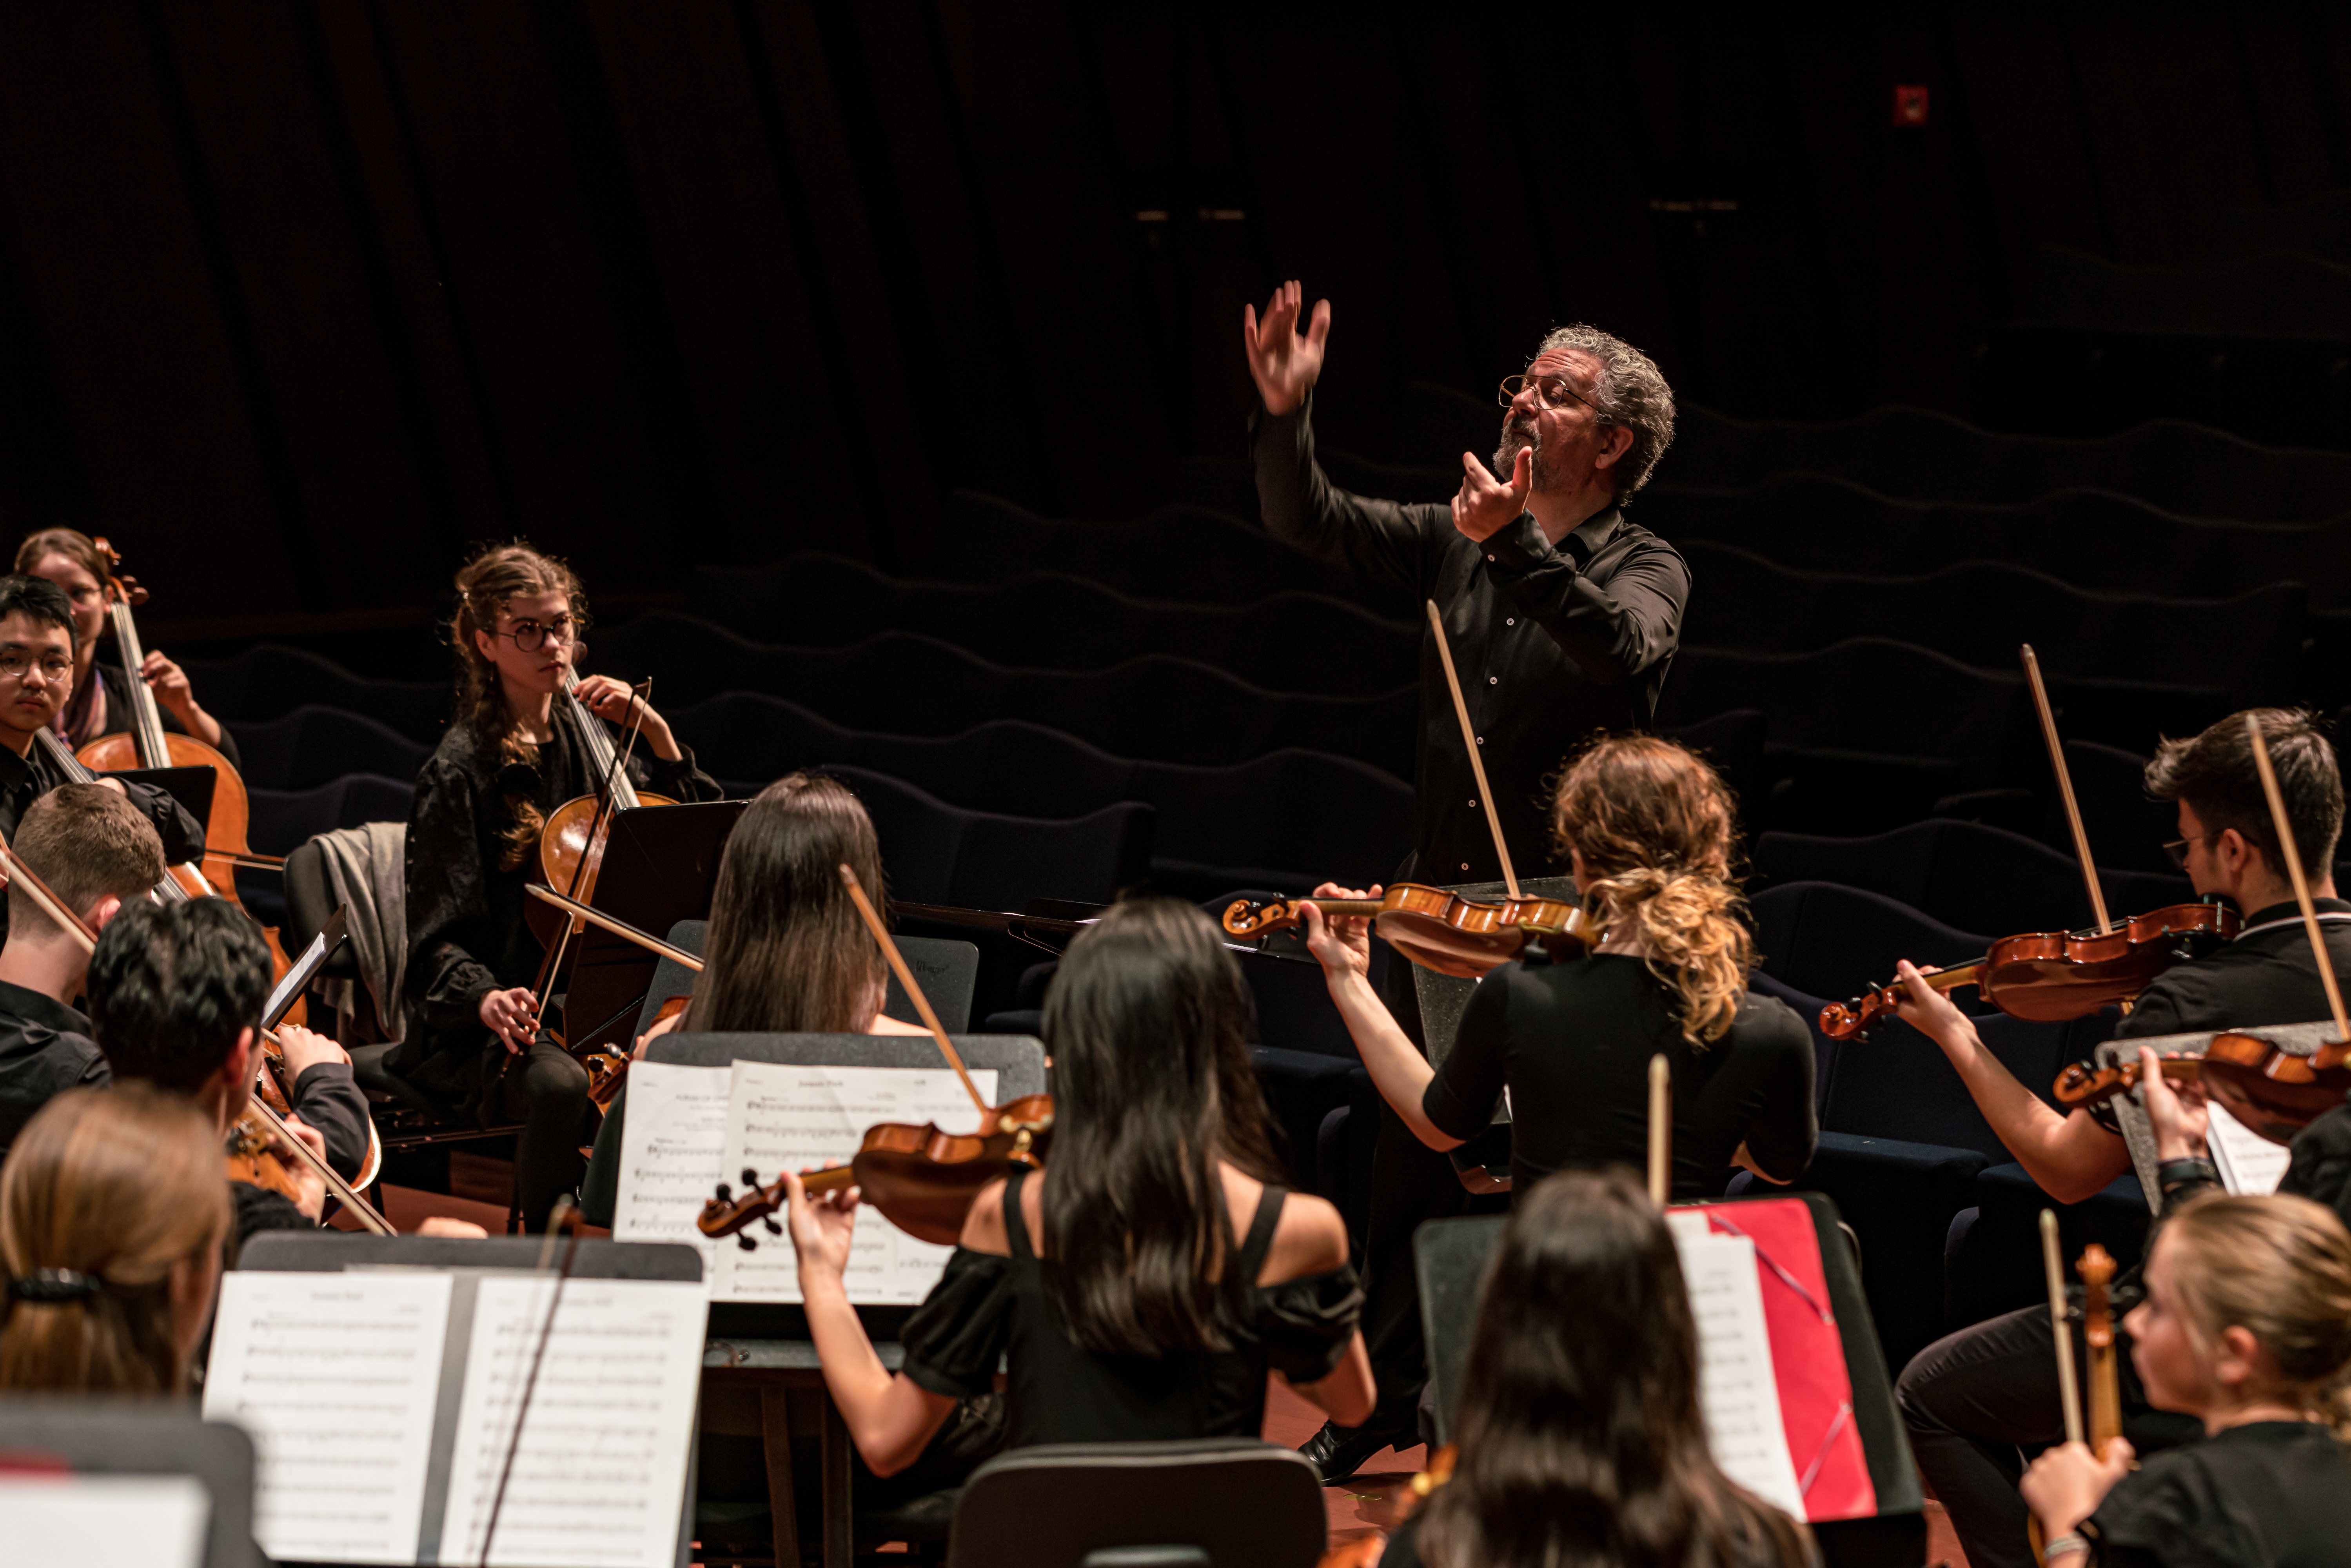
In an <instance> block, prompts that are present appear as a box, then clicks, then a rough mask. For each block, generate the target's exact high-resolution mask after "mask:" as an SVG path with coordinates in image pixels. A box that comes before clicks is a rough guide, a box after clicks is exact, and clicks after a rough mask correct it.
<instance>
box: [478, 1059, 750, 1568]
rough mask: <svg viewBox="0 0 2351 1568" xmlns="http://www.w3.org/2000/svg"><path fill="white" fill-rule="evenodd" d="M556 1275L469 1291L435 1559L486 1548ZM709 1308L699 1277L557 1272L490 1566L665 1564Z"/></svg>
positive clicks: (673, 1538) (505, 1280) (488, 1283)
mask: <svg viewBox="0 0 2351 1568" xmlns="http://www.w3.org/2000/svg"><path fill="white" fill-rule="evenodd" d="M632 1071H634V1070H633V1069H632ZM632 1098H633V1093H632ZM632 1114H633V1112H632ZM555 1283H556V1282H555V1281H554V1280H553V1278H551V1277H549V1276H537V1277H524V1278H514V1277H493V1278H487V1279H485V1280H483V1281H481V1284H480V1286H479V1293H478V1294H477V1295H476V1296H475V1302H474V1331H473V1343H472V1347H471V1349H470V1351H469V1352H468V1359H467V1361H466V1364H465V1391H464V1393H463V1395H462V1396H460V1399H459V1404H458V1412H457V1441H456V1448H455V1453H454V1454H453V1456H452V1458H451V1460H450V1468H449V1504H448V1511H447V1513H446V1514H445V1515H444V1520H443V1523H442V1529H441V1560H442V1562H444V1563H451V1564H464V1565H465V1568H472V1565H473V1564H474V1563H477V1562H479V1561H480V1559H481V1552H482V1533H483V1531H484V1529H485V1528H486V1525H487V1523H488V1520H489V1513H490V1508H491V1503H492V1500H493V1499H494V1497H495V1496H496V1491H497V1486H498V1475H499V1472H500V1470H501V1469H503V1468H504V1465H505V1460H506V1455H507V1445H508V1442H509V1440H510V1438H511V1437H512V1435H513V1431H514V1413H515V1410H516V1408H517V1406H518V1405H519V1403H520V1399H521V1395H522V1389H523V1385H524V1382H525V1379H526V1377H527V1376H528V1373H529V1370H530V1364H531V1361H532V1358H533V1355H534V1354H535V1353H536V1352H537V1350H538V1339H539V1331H540V1327H541V1325H542V1324H543V1323H544V1322H546V1318H547V1306H548V1301H549V1292H550V1291H553V1290H554V1288H555ZM705 1314H706V1309H705V1303H704V1301H703V1295H702V1288H701V1287H700V1286H699V1285H695V1284H688V1283H685V1282H683V1281H666V1280H580V1279H572V1280H568V1281H564V1282H563V1295H562V1299H561V1301H560V1302H559V1305H558V1306H557V1309H556V1313H555V1325H554V1330H553V1333H551V1334H550V1335H549V1339H548V1342H547V1353H546V1355H545V1357H544V1358H543V1359H542V1360H540V1362H539V1368H538V1384H537V1385H536V1386H535V1388H534V1389H533V1390H532V1393H531V1398H530V1410H529V1414H528V1416H527V1417H526V1418H525V1420H524V1423H523V1435H522V1442H521V1445H520V1446H519V1448H517V1449H516V1452H515V1461H514V1473H513V1476H512V1478H511V1479H509V1480H508V1482H507V1492H506V1500H505V1502H504V1504H503V1506H502V1507H501V1508H500V1509H499V1511H498V1524H497V1534H496V1539H495V1541H494V1542H492V1546H491V1552H490V1561H491V1562H492V1563H511V1564H518V1565H523V1564H543V1563H564V1564H567V1565H569V1564H577V1565H579V1568H670V1564H672V1563H674V1562H675V1561H676V1559H677V1539H678V1510H679V1508H680V1507H681V1506H682V1503H683V1500H684V1495H685V1460H686V1448H687V1445H688V1444H690V1443H691V1442H692V1441H693V1440H694V1411H695V1397H696V1395H697V1392H698V1390H699V1386H700V1383H701V1378H702V1338H703V1324H704V1322H705Z"/></svg>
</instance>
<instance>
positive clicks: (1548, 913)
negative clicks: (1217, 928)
mask: <svg viewBox="0 0 2351 1568" xmlns="http://www.w3.org/2000/svg"><path fill="white" fill-rule="evenodd" d="M1310 903H1311V904H1313V905H1314V907H1315V908H1317V909H1320V910H1321V911H1322V913H1323V914H1324V915H1326V916H1334V917H1341V918H1356V919H1366V920H1369V921H1370V922H1371V923H1372V929H1374V931H1377V932H1378V933H1379V934H1380V936H1381V937H1382V939H1384V941H1385V942H1386V943H1387V944H1388V945H1389V946H1392V947H1394V948H1395V950H1396V951H1397V952H1399V953H1401V954H1403V955H1404V956H1405V957H1407V958H1409V959H1411V960H1412V961H1413V962H1414V963H1416V964H1418V965H1419V966H1420V967H1422V968H1424V969H1433V970H1435V971H1436V972H1437V973H1438V974H1440V975H1451V976H1453V977H1456V978H1458V979H1463V980H1474V979H1477V978H1478V977H1480V976H1482V975H1484V974H1486V973H1487V972H1488V971H1489V970H1491V969H1494V968H1496V967H1499V966H1501V965H1503V964H1507V963H1509V962H1510V960H1511V959H1513V958H1515V957H1517V956H1519V955H1520V952H1522V951H1523V950H1524V949H1525V947H1526V945H1527V943H1528V942H1529V941H1530V940H1531V939H1534V938H1536V937H1553V936H1563V937H1566V938H1568V939H1569V940H1571V941H1574V942H1579V943H1582V944H1583V946H1596V945H1597V944H1598V943H1599V942H1600V940H1601V939H1602V937H1603V936H1604V935H1605V934H1606V933H1605V931H1604V928H1603V927H1602V925H1601V924H1600V923H1599V922H1598V921H1596V920H1594V919H1593V918H1592V916H1590V915H1587V914H1585V913H1584V911H1583V905H1582V904H1575V903H1572V902H1570V901H1569V900H1566V899H1563V898H1537V897H1533V896H1531V895H1528V896H1517V897H1510V898H1503V899H1499V900H1496V901H1493V902H1487V901H1485V900H1481V899H1475V898H1464V897H1463V896H1462V895H1461V894H1458V893H1451V892H1448V891H1447V890H1446V889H1444V888H1441V887H1427V886H1424V885H1423V884H1421V883H1416V882H1399V883H1395V884H1393V885H1392V886H1390V887H1389V888H1387V889H1386V891H1385V892H1384V893H1383V894H1381V895H1380V896H1379V897H1377V898H1311V899H1301V898H1280V899H1275V900H1273V901H1272V902H1270V903H1259V902H1256V901H1254V900H1251V899H1246V898H1237V899H1235V900H1234V901H1233V902H1232V903H1231V904H1228V905H1227V906H1226V908H1225V913H1224V915H1223V917H1222V919H1221V920H1220V921H1219V922H1218V924H1219V925H1222V926H1223V927H1224V929H1225V933H1226V935H1227V936H1239V937H1255V936H1264V935H1265V934H1266V933H1268V932H1270V931H1279V930H1282V929H1284V928H1286V927H1289V926H1294V925H1301V924H1302V923H1303V920H1304V918H1305V917H1304V915H1302V914H1301V912H1300V909H1299V905H1300V904H1310Z"/></svg>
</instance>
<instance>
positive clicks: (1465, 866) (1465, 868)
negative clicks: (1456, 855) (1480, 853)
mask: <svg viewBox="0 0 2351 1568" xmlns="http://www.w3.org/2000/svg"><path fill="white" fill-rule="evenodd" d="M1461 869H1462V870H1463V871H1468V869H1469V862H1468V861H1463V862H1461Z"/></svg>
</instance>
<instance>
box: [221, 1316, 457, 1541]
mask: <svg viewBox="0 0 2351 1568" xmlns="http://www.w3.org/2000/svg"><path fill="white" fill-rule="evenodd" d="M450 1286H451V1280H450V1277H449V1276H448V1275H446V1274H423V1273H419V1274H388V1273H387V1274H369V1275H364V1276H361V1275H350V1274H310V1273H302V1274H273V1273H248V1272H246V1271H243V1270H236V1271H233V1272H231V1273H229V1274H228V1275H227V1276H226V1277H225V1278H224V1279H223V1280H222V1281H221V1296H220V1311H219V1313H218V1316H217V1317H216V1318H215V1320H214V1325H213V1350H212V1362H211V1364H210V1367H209V1369H208V1370H207V1371H206V1373H205V1375H204V1415H205V1416H206V1417H207V1418H209V1419H212V1420H215V1421H235V1423H237V1424H238V1425H239V1426H241V1427H244V1428H245V1429H246V1431H247V1432H249V1433H251V1434H252V1435H253V1446H254V1449H255V1466H256V1480H255V1488H254V1493H255V1495H254V1524H253V1531H254V1534H255V1536H256V1538H257V1539H258V1540H259V1541H260V1542H261V1545H262V1549H263V1550H264V1551H266V1552H268V1553H269V1554H270V1555H271V1556H272V1557H275V1558H277V1559H279V1560H280V1561H285V1560H287V1559H294V1560H302V1561H329V1562H337V1563H413V1562H415V1561H416V1536H417V1522H418V1519H419V1517H420V1515H421V1514H422V1512H423V1507H424V1470H425V1464H426V1461H427V1460H428V1459H429V1458H430V1457H431V1450H432V1447H433V1414H434V1405H435V1403H436V1396H437V1394H438V1392H439V1389H440V1384H441V1350H442V1340H443V1338H444V1334H445V1332H446V1330H447V1327H448V1322H449V1291H450Z"/></svg>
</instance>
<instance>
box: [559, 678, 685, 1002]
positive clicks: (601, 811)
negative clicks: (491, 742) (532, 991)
mask: <svg viewBox="0 0 2351 1568" xmlns="http://www.w3.org/2000/svg"><path fill="white" fill-rule="evenodd" d="M579 694H580V675H579V672H577V671H576V670H574V669H572V668H571V666H570V665H569V664H566V665H565V666H564V667H563V694H562V696H561V698H560V700H561V701H562V702H563V703H564V704H566V705H567V706H569V709H570V713H571V718H572V722H573V723H574V724H575V725H576V726H577V727H578V728H579V731H580V738H581V742H582V744H583V745H585V746H586V747H587V750H588V763H589V768H590V770H591V771H592V772H593V773H594V774H595V776H596V789H594V790H593V791H591V792H590V793H589V794H585V795H575V796H573V797H572V798H571V799H570V800H566V801H565V802H563V804H562V805H560V806H558V807H557V808H556V809H555V810H552V811H549V813H548V814H547V821H546V823H545V825H544V826H542V827H541V828H540V829H539V831H538V869H539V875H540V876H541V877H542V878H543V879H544V880H545V881H546V883H547V885H548V886H549V887H551V888H557V889H559V890H561V891H563V892H565V893H568V894H570V895H571V896H572V897H574V898H576V899H578V900H579V901H580V903H582V904H590V903H593V902H594V901H595V897H596V873H597V871H598V869H599V868H600V867H601V866H602V864H603V863H604V844H605V841H606V840H607V839H608V838H609V837H610V836H611V827H612V819H613V818H614V817H615V816H617V815H619V814H620V813H621V812H622V811H633V810H636V809H637V808H638V807H640V806H674V805H676V804H677V802H676V801H674V800H671V799H670V798H669V797H668V796H666V795H656V794H653V792H652V791H651V790H643V789H638V788H637V787H636V785H635V784H634V783H633V782H632V780H631V779H630V778H629V767H628V756H627V753H626V752H624V751H622V750H620V749H619V748H616V747H614V746H613V745H612V737H611V734H610V732H608V731H607V730H606V729H605V727H604V726H603V724H602V723H601V721H600V720H599V719H598V718H597V717H596V716H595V715H594V714H592V713H590V712H589V711H588V706H587V705H586V704H585V703H582V702H581V701H580V695H579ZM642 707H643V696H642V695H638V696H637V697H636V699H635V700H634V701H633V702H632V705H631V708H632V712H631V714H630V718H629V744H630V746H631V747H634V746H635V744H636V737H637V727H638V726H637V711H638V710H640V709H642ZM524 917H525V918H526V919H527V920H528V923H529V925H530V928H531V932H532V934H533V935H534V936H538V939H539V941H540V942H541V943H542V944H544V945H546V946H549V947H555V946H557V945H558V944H559V942H560V941H561V940H562V938H563V936H564V935H565V934H566V933H567V932H574V933H576V932H577V931H579V930H580V923H579V922H578V921H577V920H576V919H575V920H570V921H566V920H565V919H564V918H563V917H562V916H561V915H559V914H557V913H556V912H555V911H553V910H551V909H549V908H547V907H545V906H543V905H538V904H533V905H530V906H528V907H527V908H526V909H525V911H524ZM550 978H551V976H550ZM538 989H541V990H543V989H544V985H543V984H542V986H541V987H539V988H538Z"/></svg>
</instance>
